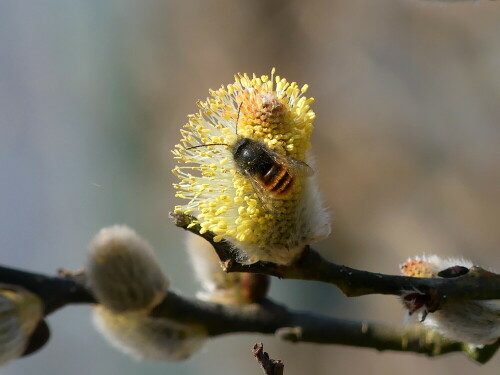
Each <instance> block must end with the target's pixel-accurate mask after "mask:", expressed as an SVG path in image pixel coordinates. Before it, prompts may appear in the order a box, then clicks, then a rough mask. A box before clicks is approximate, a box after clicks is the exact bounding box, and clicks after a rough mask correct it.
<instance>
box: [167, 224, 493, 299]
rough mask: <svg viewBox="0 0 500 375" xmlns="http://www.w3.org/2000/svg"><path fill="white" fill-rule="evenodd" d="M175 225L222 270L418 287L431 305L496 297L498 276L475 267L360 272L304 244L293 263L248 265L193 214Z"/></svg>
mask: <svg viewBox="0 0 500 375" xmlns="http://www.w3.org/2000/svg"><path fill="white" fill-rule="evenodd" d="M171 216H172V218H173V219H174V222H175V225H177V226H178V227H180V228H183V229H185V230H188V231H190V232H192V233H194V234H197V235H198V236H201V237H203V238H205V239H206V240H207V241H209V242H210V243H211V244H212V245H213V247H214V248H215V251H216V252H217V254H218V256H219V258H220V260H221V262H222V263H223V266H224V268H225V270H226V272H250V273H261V274H266V275H270V276H276V277H279V278H281V279H299V280H312V281H321V282H324V283H328V284H333V285H335V286H336V287H338V288H339V289H340V290H341V291H342V292H343V293H344V294H345V295H346V296H348V297H358V296H363V295H368V294H390V295H395V296H399V295H401V292H402V291H408V290H418V291H419V292H421V293H425V294H428V295H429V296H431V297H432V299H433V303H434V304H433V306H436V307H438V306H440V305H441V304H442V303H444V302H446V301H451V300H460V299H478V300H481V299H500V275H498V274H495V273H492V272H488V271H486V270H484V269H482V268H479V267H473V268H471V270H470V272H468V273H467V274H465V275H463V276H459V277H455V278H449V279H446V278H420V277H406V276H395V275H384V274H381V273H374V272H367V271H361V270H357V269H354V268H350V267H346V266H342V265H338V264H335V263H332V262H329V261H327V260H326V259H324V258H323V257H321V255H319V254H318V253H317V252H316V251H315V250H313V249H312V248H310V247H308V248H306V249H305V251H304V254H303V255H302V256H301V258H300V259H298V260H297V261H296V262H295V263H293V264H291V265H288V266H282V265H277V264H274V263H268V262H257V263H253V264H250V265H246V264H241V263H238V262H237V261H236V260H234V250H233V248H232V245H231V244H230V243H228V242H225V241H221V242H214V241H213V237H214V236H215V235H214V234H213V233H211V232H206V233H204V234H200V225H199V224H198V223H197V220H196V218H195V217H193V216H190V215H186V214H171Z"/></svg>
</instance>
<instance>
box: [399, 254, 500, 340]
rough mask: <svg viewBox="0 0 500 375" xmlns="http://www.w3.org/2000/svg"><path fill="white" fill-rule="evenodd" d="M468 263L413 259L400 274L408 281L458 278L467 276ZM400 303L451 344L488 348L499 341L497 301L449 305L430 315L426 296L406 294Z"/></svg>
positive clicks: (425, 257)
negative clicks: (423, 278)
mask: <svg viewBox="0 0 500 375" xmlns="http://www.w3.org/2000/svg"><path fill="white" fill-rule="evenodd" d="M472 266H473V264H472V262H470V261H468V260H465V259H457V258H448V259H442V258H440V257H438V256H436V255H430V256H423V257H415V258H413V259H409V260H408V261H407V262H405V263H404V264H402V265H401V272H402V273H403V274H404V275H405V276H412V277H446V278H450V277H458V276H461V275H463V274H466V273H468V272H469V269H470V268H471V267H472ZM402 301H403V304H404V305H405V307H406V308H407V309H408V311H409V314H410V315H413V314H414V313H415V315H417V316H419V317H420V320H421V321H422V322H423V324H425V325H426V326H427V327H429V328H431V329H433V330H435V331H437V332H439V333H440V334H442V335H443V336H445V337H448V338H450V339H453V340H457V341H463V342H466V343H469V344H474V345H486V344H491V343H493V342H495V341H496V340H498V339H499V338H500V300H484V301H483V300H463V301H450V302H446V303H444V304H443V305H442V306H440V309H439V310H437V311H432V308H431V309H430V307H429V306H428V303H427V299H426V295H425V294H423V293H420V292H418V291H408V292H407V293H405V294H404V295H403V296H402Z"/></svg>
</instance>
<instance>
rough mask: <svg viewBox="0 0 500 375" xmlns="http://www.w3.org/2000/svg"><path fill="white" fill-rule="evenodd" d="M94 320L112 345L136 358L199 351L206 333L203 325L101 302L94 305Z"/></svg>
mask: <svg viewBox="0 0 500 375" xmlns="http://www.w3.org/2000/svg"><path fill="white" fill-rule="evenodd" d="M93 321H94V325H95V326H96V327H97V329H98V330H99V332H100V333H101V334H102V335H103V336H104V337H106V339H107V340H108V341H109V342H110V343H111V344H112V345H113V346H114V347H115V348H117V349H118V350H120V351H122V352H123V353H125V354H128V355H130V356H132V357H133V358H134V359H136V360H143V359H146V360H153V361H182V360H185V359H187V358H189V357H190V356H191V355H192V354H194V353H195V352H196V351H198V350H199V349H200V348H201V347H202V346H203V344H204V343H205V341H206V337H207V333H206V331H205V330H204V329H203V328H202V327H198V326H195V325H187V324H179V323H176V322H174V321H171V320H168V319H163V318H153V317H150V316H148V315H144V314H141V313H128V314H116V313H113V312H111V311H109V310H107V309H105V308H103V307H101V306H98V307H96V308H95V309H94V313H93Z"/></svg>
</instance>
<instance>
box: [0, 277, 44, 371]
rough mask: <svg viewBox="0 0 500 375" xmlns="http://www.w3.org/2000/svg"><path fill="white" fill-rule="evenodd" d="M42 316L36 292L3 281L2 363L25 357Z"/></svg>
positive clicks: (0, 293) (0, 301)
mask: <svg viewBox="0 0 500 375" xmlns="http://www.w3.org/2000/svg"><path fill="white" fill-rule="evenodd" d="M42 317H43V303H42V301H41V300H40V298H38V297H37V296H36V295H35V294H33V293H31V292H29V291H27V290H25V289H23V288H21V287H19V286H12V285H6V284H0V366H5V365H6V364H8V363H9V362H11V361H13V360H14V359H16V358H18V357H20V356H22V355H23V354H24V353H25V351H26V349H27V347H28V345H29V342H30V337H31V335H32V333H33V332H34V331H35V329H36V327H37V326H38V324H39V323H40V322H41V319H42Z"/></svg>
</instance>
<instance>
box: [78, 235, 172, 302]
mask: <svg viewBox="0 0 500 375" xmlns="http://www.w3.org/2000/svg"><path fill="white" fill-rule="evenodd" d="M86 271H87V276H88V280H89V286H90V288H91V289H92V291H93V292H94V294H95V296H96V298H97V300H98V301H99V303H101V304H102V305H104V306H105V307H106V308H107V309H109V310H112V311H114V312H128V311H140V310H149V309H151V308H152V307H154V306H156V305H157V304H158V303H159V302H161V301H162V300H163V298H164V297H165V295H166V293H167V291H168V286H169V282H168V279H167V277H166V276H165V275H164V273H163V272H162V270H161V268H160V266H159V264H158V261H157V260H156V257H155V255H154V252H153V249H152V248H151V246H150V245H149V244H148V243H147V242H146V241H145V240H143V239H142V238H141V237H139V236H138V235H137V233H136V232H135V231H133V230H132V229H130V228H128V227H126V226H121V225H116V226H112V227H108V228H104V229H102V230H101V231H100V232H99V233H98V234H97V235H96V236H95V238H94V239H93V240H92V242H91V244H90V251H89V258H88V261H87V267H86Z"/></svg>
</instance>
